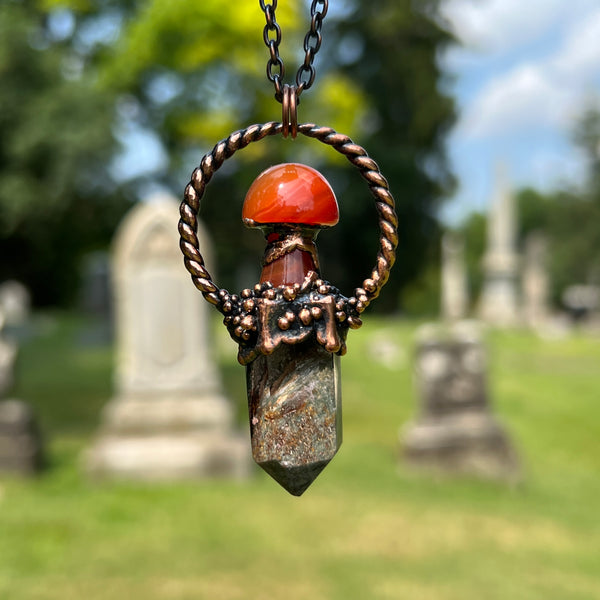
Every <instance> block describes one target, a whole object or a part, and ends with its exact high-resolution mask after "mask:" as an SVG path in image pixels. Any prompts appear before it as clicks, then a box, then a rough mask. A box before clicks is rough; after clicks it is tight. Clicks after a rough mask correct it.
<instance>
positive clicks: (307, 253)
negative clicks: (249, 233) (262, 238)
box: [260, 227, 319, 287]
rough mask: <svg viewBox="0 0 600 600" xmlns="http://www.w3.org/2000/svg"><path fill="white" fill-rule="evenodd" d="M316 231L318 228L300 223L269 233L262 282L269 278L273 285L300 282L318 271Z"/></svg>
mask: <svg viewBox="0 0 600 600" xmlns="http://www.w3.org/2000/svg"><path fill="white" fill-rule="evenodd" d="M317 233H318V229H317V228H302V229H300V228H297V227H290V228H289V229H288V228H281V229H278V230H277V231H273V230H271V231H270V232H269V233H267V235H266V238H267V242H268V245H267V247H266V249H265V255H264V258H263V270H262V273H261V276H260V281H261V283H264V282H267V281H269V282H270V283H271V284H272V285H273V286H274V287H279V286H281V285H294V284H295V283H298V284H301V283H302V282H303V281H304V279H305V278H306V276H307V275H308V273H309V272H310V271H314V272H316V273H319V259H318V256H317V247H316V246H315V242H314V239H315V237H316V235H317Z"/></svg>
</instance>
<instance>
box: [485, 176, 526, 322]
mask: <svg viewBox="0 0 600 600" xmlns="http://www.w3.org/2000/svg"><path fill="white" fill-rule="evenodd" d="M483 269H484V282H483V291H482V295H481V299H480V305H479V317H480V318H481V320H482V321H484V322H485V323H488V324H490V325H494V326H498V327H512V326H514V325H517V324H518V323H519V309H518V297H517V285H516V282H517V272H518V256H517V253H516V250H515V207H514V198H513V195H512V193H511V192H510V190H509V188H508V184H507V181H506V176H505V175H504V173H503V171H502V170H501V169H499V170H498V177H497V184H496V193H495V196H494V197H493V199H492V204H491V206H490V211H489V213H488V227H487V248H486V252H485V255H484V258H483Z"/></svg>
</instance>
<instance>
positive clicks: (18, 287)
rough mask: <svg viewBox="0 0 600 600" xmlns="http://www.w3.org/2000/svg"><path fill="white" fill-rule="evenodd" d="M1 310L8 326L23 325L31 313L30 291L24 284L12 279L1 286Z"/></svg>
mask: <svg viewBox="0 0 600 600" xmlns="http://www.w3.org/2000/svg"><path fill="white" fill-rule="evenodd" d="M0 309H1V310H2V312H3V313H4V319H5V323H6V325H7V326H9V327H16V326H20V325H23V324H24V323H25V322H26V321H27V319H28V318H29V313H30V311H31V297H30V294H29V290H28V289H27V288H26V287H25V286H24V285H23V284H22V283H20V282H18V281H14V280H12V279H10V280H8V281H5V282H3V283H2V284H0Z"/></svg>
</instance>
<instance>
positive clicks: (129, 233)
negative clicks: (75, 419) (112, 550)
mask: <svg viewBox="0 0 600 600" xmlns="http://www.w3.org/2000/svg"><path fill="white" fill-rule="evenodd" d="M178 220H179V212H178V203H177V202H176V201H175V200H172V199H170V198H164V197H161V198H155V199H154V200H153V201H149V202H145V203H140V204H139V205H137V206H136V207H135V208H134V209H132V210H131V212H130V213H129V214H128V215H127V216H126V218H125V220H124V222H123V223H122V225H121V226H120V228H119V230H118V232H117V235H116V239H115V243H114V258H113V266H112V273H113V278H114V281H113V285H114V302H115V308H114V312H115V327H116V341H117V364H116V394H115V397H114V398H113V399H112V400H111V401H110V402H109V404H108V405H107V406H106V408H105V410H104V414H103V425H102V428H101V431H100V433H99V436H98V438H97V440H96V442H95V444H94V445H93V447H92V448H91V450H90V451H89V452H88V453H87V456H86V465H87V469H88V471H89V472H90V473H91V474H93V475H95V476H107V477H113V478H130V479H143V480H169V479H183V478H205V477H213V476H223V477H232V478H242V477H245V476H246V475H247V474H248V472H249V468H250V451H249V449H250V443H249V439H248V436H247V435H246V436H243V435H239V434H237V433H235V432H234V430H233V410H232V407H231V405H230V403H229V402H228V401H227V400H226V399H225V397H224V396H223V392H222V389H221V385H220V381H219V377H218V373H217V369H216V365H215V363H214V361H213V359H212V349H211V342H210V339H211V335H210V331H209V330H210V321H209V317H208V314H207V311H208V305H207V303H206V302H205V301H204V299H203V297H202V294H200V293H199V292H198V291H197V290H196V289H195V288H194V285H193V284H192V282H191V281H190V277H189V275H188V273H187V271H186V270H185V268H184V266H183V263H182V260H181V253H180V250H179V235H178V231H177V223H178ZM198 233H199V238H200V240H201V241H200V243H201V246H202V252H203V254H204V255H205V256H206V252H207V246H209V243H208V238H207V234H206V232H205V231H204V230H202V229H201V230H200V231H199V232H198ZM208 254H209V256H210V251H209V252H208Z"/></svg>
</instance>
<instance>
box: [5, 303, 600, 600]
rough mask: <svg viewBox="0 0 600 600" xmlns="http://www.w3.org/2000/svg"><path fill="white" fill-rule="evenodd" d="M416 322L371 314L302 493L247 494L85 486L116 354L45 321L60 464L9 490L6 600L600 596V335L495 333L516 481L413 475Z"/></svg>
mask: <svg viewBox="0 0 600 600" xmlns="http://www.w3.org/2000/svg"><path fill="white" fill-rule="evenodd" d="M415 326H416V324H414V323H407V322H403V321H385V320H382V319H378V318H376V317H373V316H371V317H370V318H367V319H365V326H364V327H363V328H362V329H361V330H358V331H355V332H351V333H350V336H349V351H348V354H347V356H346V357H344V358H343V360H342V369H343V378H342V382H343V383H342V385H343V395H344V443H343V445H342V447H341V449H340V451H339V453H338V455H337V456H336V458H335V459H334V460H333V461H332V462H331V464H330V465H329V466H328V467H327V468H326V469H325V471H324V472H323V473H322V474H321V476H320V477H319V478H318V479H317V480H316V482H315V483H314V484H313V486H312V487H311V488H309V490H308V491H307V492H306V493H305V494H304V496H302V497H301V498H295V497H292V496H289V495H288V494H287V493H286V492H285V491H284V490H283V489H281V488H280V487H279V486H278V485H277V484H276V483H275V482H273V481H272V480H271V479H270V478H268V476H266V475H264V474H262V472H257V473H256V475H255V476H254V477H253V479H251V480H250V481H249V482H248V483H245V484H239V483H232V482H210V483H209V482H197V483H181V484H165V485H142V484H132V483H130V484H123V483H121V484H115V483H104V484H98V483H93V482H90V481H88V480H86V478H85V477H83V476H82V474H81V469H80V464H81V453H82V451H83V450H84V449H85V448H86V447H87V446H88V445H89V444H90V443H91V440H92V437H93V435H94V434H95V430H96V427H97V425H98V422H99V411H100V409H101V406H102V405H103V403H105V402H106V401H107V400H108V398H109V397H110V395H111V393H112V357H111V348H110V346H109V345H108V344H107V343H106V341H105V338H104V337H103V335H102V332H101V330H100V329H98V328H97V327H95V326H94V324H93V323H90V322H89V321H85V320H83V319H81V318H78V317H74V316H71V315H56V314H53V315H45V316H38V317H37V318H36V320H35V327H34V329H35V331H36V334H35V335H32V336H30V337H29V338H28V339H26V340H25V341H24V342H23V346H22V349H21V355H20V364H19V373H18V378H19V383H18V386H17V388H16V389H15V390H14V392H15V393H14V395H15V396H17V397H20V398H22V399H24V400H27V401H29V402H31V403H32V404H33V405H34V406H35V408H36V410H37V412H38V415H39V417H40V421H41V424H42V427H43V429H44V431H45V432H46V437H47V441H48V445H49V465H48V468H47V470H46V471H45V472H44V473H43V474H42V475H41V476H40V477H39V478H38V479H36V480H33V481H22V480H18V479H10V478H4V479H1V480H0V598H1V599H3V600H4V599H6V600H21V599H27V600H29V599H32V600H33V599H35V600H71V599H72V600H80V599H85V600H100V599H107V598H110V599H113V600H121V599H123V600H129V599H133V600H137V599H144V600H170V599H177V600H188V599H189V600H202V599H210V600H238V599H239V600H242V599H249V598H264V599H268V600H270V599H276V598H286V599H289V600H305V599H311V600H338V599H339V600H347V599H361V600H362V599H367V600H370V599H375V600H379V599H382V600H384V599H405V598H406V599H410V600H459V599H460V600H465V599H467V600H470V599H481V598H485V599H486V600H506V599H511V600H521V599H522V600H529V599H531V600H534V599H536V600H537V599H544V600H552V599H556V600H578V599H580V600H591V599H595V598H600V338H595V339H594V338H590V337H588V338H586V337H583V336H574V337H571V338H568V339H563V340H542V339H540V338H538V337H536V336H535V335H532V334H529V333H523V332H503V333H500V332H493V333H491V334H490V335H489V339H488V341H489V347H490V354H491V364H492V370H491V375H490V389H491V392H492V397H493V400H494V406H495V409H496V414H497V415H498V416H499V418H500V419H501V420H502V422H503V423H504V424H505V425H506V427H507V428H508V430H509V432H510V434H511V436H512V439H513V440H514V442H515V445H516V446H517V448H518V451H519V453H520V456H521V459H522V463H523V471H524V480H523V482H522V483H521V484H520V485H518V486H515V487H512V488H510V487H505V486H502V485H498V484H494V483H490V482H487V483H486V482H477V481H473V480H469V479H461V480H449V479H444V478H439V477H437V478H436V477H432V476H428V475H424V474H415V473H412V472H410V471H409V470H408V469H407V468H406V467H405V466H402V465H400V466H399V463H398V431H399V429H400V428H401V427H402V425H403V424H406V423H407V421H408V420H409V419H410V418H411V416H412V414H413V412H414V405H415V396H414V392H413V389H412V371H411V340H412V336H413V333H414V329H415ZM218 331H219V332H220V331H221V330H220V329H219V330H218ZM223 335H224V337H223ZM381 342H385V345H386V346H387V347H388V354H387V355H386V357H387V359H388V360H390V361H391V362H392V363H393V364H392V365H391V366H386V364H382V362H381V360H380V359H377V358H376V354H377V353H376V351H375V348H376V346H375V344H376V343H381ZM217 352H218V355H219V358H220V361H221V365H222V368H223V374H224V380H225V382H226V384H227V388H228V391H229V393H230V396H231V397H232V398H233V397H235V399H236V400H235V401H236V403H237V406H238V408H239V411H238V412H239V415H240V423H241V421H242V420H243V419H244V417H245V409H244V393H245V390H244V386H245V384H244V371H243V369H242V367H239V366H238V365H237V364H236V363H235V346H234V344H233V343H232V342H231V341H230V340H229V339H228V338H227V335H226V333H225V332H224V331H223V332H222V333H221V332H220V333H219V340H218V344H217ZM240 426H243V427H244V428H246V427H247V424H246V423H245V422H244V423H243V424H242V423H241V424H240Z"/></svg>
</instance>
